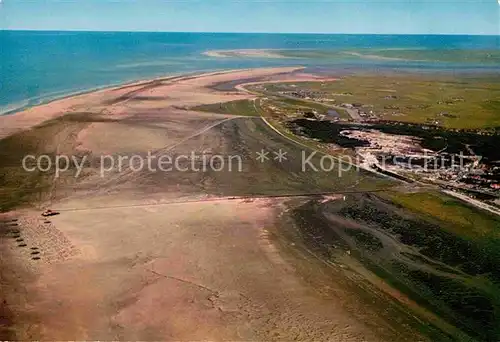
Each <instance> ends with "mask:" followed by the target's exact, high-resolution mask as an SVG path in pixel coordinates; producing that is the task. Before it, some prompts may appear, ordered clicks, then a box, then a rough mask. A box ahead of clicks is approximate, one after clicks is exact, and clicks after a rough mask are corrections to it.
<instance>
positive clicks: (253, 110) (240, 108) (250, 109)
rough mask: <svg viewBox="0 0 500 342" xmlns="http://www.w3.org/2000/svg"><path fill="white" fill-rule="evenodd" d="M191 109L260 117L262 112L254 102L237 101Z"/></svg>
mask: <svg viewBox="0 0 500 342" xmlns="http://www.w3.org/2000/svg"><path fill="white" fill-rule="evenodd" d="M256 101H257V100H256ZM191 109H192V110H196V111H200V112H209V113H217V114H229V115H241V116H260V111H259V110H258V106H257V104H256V103H255V101H254V100H236V101H231V102H225V103H214V104H208V105H201V106H196V107H192V108H191Z"/></svg>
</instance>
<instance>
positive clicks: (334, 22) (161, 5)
mask: <svg viewBox="0 0 500 342" xmlns="http://www.w3.org/2000/svg"><path fill="white" fill-rule="evenodd" d="M0 12H1V13H0V21H1V23H0V24H1V28H3V29H30V30H91V31H182V32H191V31H193V32H200V31H201V32H299V33H399V34H488V35H500V5H499V3H498V2H497V0H462V1H451V0H437V1H431V0H379V1H375V0H355V1H348V0H323V1H318V0H312V1H304V0H302V1H294V0H291V1H276V0H261V1H256V0H246V1H236V0H233V1H230V0H203V1H201V0H199V1H195V0H182V1H179V0H177V1H168V0H136V1H134V0H120V1H118V0H115V1H110V0H78V1H77V0H31V1H28V0H1V3H0Z"/></svg>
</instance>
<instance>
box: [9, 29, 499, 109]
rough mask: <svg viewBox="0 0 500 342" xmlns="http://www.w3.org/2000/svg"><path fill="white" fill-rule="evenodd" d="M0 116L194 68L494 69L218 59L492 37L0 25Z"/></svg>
mask: <svg viewBox="0 0 500 342" xmlns="http://www.w3.org/2000/svg"><path fill="white" fill-rule="evenodd" d="M0 47H1V48H0V114H2V115H8V114H11V113H14V112H16V111H18V110H21V109H23V108H26V107H29V106H34V105H37V104H40V103H44V102H48V101H51V100H54V99H57V98H60V97H64V96H68V95H71V94H77V93H80V92H85V91H89V90H92V89H99V88H102V87H107V86H111V85H116V84H120V83H126V82H132V81H137V80H142V79H150V78H155V77H160V76H169V75H178V74H186V73H193V72H203V71H214V70H226V69H238V68H254V67H269V66H287V65H303V66H306V67H310V68H315V69H316V70H338V71H342V70H358V69H363V70H364V69H366V70H385V69H397V70H410V71H411V70H418V71H431V72H432V71H434V70H441V71H442V70H449V71H452V72H456V71H471V70H472V71H490V70H494V71H499V70H500V65H481V64H473V63H472V64H471V63H444V62H432V61H426V62H422V61H404V60H376V59H373V60H368V59H359V58H352V57H349V56H348V55H346V56H345V58H340V59H339V58H336V59H332V60H325V59H324V58H323V59H314V58H301V59H297V58H282V59H281V58H280V59H276V58H251V57H237V58H218V57H210V56H207V55H204V54H203V53H204V52H206V51H209V50H233V49H293V50H296V49H319V50H335V49H336V50H347V49H370V48H372V49H434V50H436V49H437V50H439V49H459V50H499V49H500V38H499V36H459V35H446V36H445V35H359V34H356V35H347V34H344V35H342V34H253V33H252V34H250V33H248V34H245V33H189V32H175V33H173V32H69V31H61V32H59V31H8V30H4V31H0Z"/></svg>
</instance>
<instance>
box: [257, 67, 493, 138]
mask: <svg viewBox="0 0 500 342" xmlns="http://www.w3.org/2000/svg"><path fill="white" fill-rule="evenodd" d="M292 90H293V91H299V90H308V91H317V92H321V93H324V94H325V95H323V96H324V97H328V98H329V99H333V100H335V103H337V104H342V103H351V104H361V105H365V111H373V113H374V114H375V115H376V116H377V117H378V118H380V119H385V120H395V121H404V122H414V123H428V124H438V125H442V126H444V127H448V128H466V129H479V128H491V127H499V126H500V78H494V77H467V76H461V77H459V78H458V77H457V78H454V77H451V76H429V75H410V74H388V75H362V74H357V75H351V76H346V77H343V78H341V79H339V80H338V81H331V82H302V83H294V87H291V84H290V83H282V84H269V85H266V86H265V92H267V93H274V94H276V93H277V92H279V91H292Z"/></svg>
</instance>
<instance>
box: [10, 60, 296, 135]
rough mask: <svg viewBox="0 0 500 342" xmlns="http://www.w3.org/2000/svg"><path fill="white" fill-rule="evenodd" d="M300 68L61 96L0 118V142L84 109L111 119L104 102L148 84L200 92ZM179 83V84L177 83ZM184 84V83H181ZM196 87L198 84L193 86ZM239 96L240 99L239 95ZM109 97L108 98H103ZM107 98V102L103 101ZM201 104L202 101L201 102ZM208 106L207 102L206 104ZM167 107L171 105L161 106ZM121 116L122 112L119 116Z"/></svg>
mask: <svg viewBox="0 0 500 342" xmlns="http://www.w3.org/2000/svg"><path fill="white" fill-rule="evenodd" d="M304 69H305V68H304V67H302V66H292V67H267V68H265V67H264V68H243V69H229V70H227V69H222V70H215V71H214V70H209V71H199V72H192V73H187V74H176V75H168V76H164V77H157V78H153V79H144V80H138V81H131V82H125V83H121V84H115V85H111V86H105V87H101V88H99V89H95V88H94V89H88V90H86V91H82V92H78V93H77V94H67V95H65V96H62V97H59V98H56V99H52V100H48V101H47V102H46V103H42V104H38V105H35V106H29V107H26V108H25V109H21V110H14V111H12V113H10V114H3V115H0V139H4V138H6V137H8V136H11V135H12V134H15V133H18V132H20V131H23V130H26V129H30V128H32V127H35V126H37V125H40V124H42V123H44V122H46V121H48V120H52V119H55V118H57V117H60V116H62V115H64V114H67V113H78V112H82V113H85V112H88V108H93V111H94V113H95V108H96V107H99V108H100V114H105V115H115V114H116V113H106V112H108V109H109V108H112V107H116V106H115V105H116V103H114V104H112V105H109V104H106V100H110V98H119V97H120V94H119V93H120V92H124V94H121V95H122V96H125V95H126V92H127V90H128V89H129V88H130V89H132V88H139V87H147V86H148V85H149V84H154V83H155V82H156V83H162V82H165V84H161V86H170V87H174V88H176V87H179V86H180V87H183V86H190V87H194V88H193V89H195V88H204V86H203V83H204V82H205V83H206V85H210V84H215V83H217V82H219V80H218V79H217V78H222V81H227V80H226V79H225V78H227V77H224V76H225V75H234V78H233V77H231V78H230V80H233V79H247V78H251V77H265V76H271V75H276V74H278V73H287V72H290V73H291V72H295V71H299V70H304ZM190 80H196V81H197V82H194V83H195V84H191V83H188V84H183V82H184V81H190ZM177 82H179V83H177ZM184 83H185V82H184ZM196 83H199V84H196ZM242 96H243V95H242ZM107 97H109V98H107ZM106 98H107V99H106ZM201 101H203V99H201ZM209 102H210V101H209ZM165 105H166V106H170V105H171V104H165ZM119 114H120V115H123V114H124V112H123V111H122V112H121V113H119Z"/></svg>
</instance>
